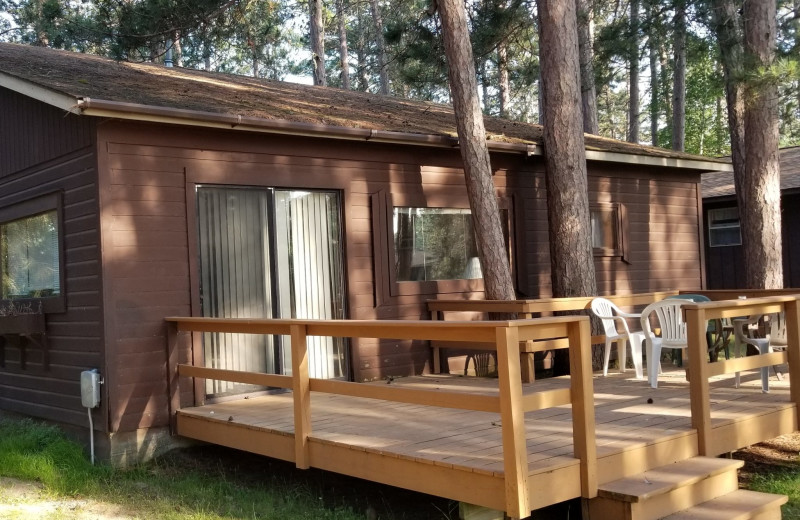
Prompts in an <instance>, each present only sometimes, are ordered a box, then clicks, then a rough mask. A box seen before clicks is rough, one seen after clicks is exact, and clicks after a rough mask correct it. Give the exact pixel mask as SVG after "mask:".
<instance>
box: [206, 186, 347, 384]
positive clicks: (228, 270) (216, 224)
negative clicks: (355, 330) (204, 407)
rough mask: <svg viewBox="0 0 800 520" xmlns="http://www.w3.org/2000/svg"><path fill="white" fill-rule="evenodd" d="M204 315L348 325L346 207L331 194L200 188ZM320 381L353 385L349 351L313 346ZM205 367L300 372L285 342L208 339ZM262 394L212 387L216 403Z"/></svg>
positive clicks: (314, 341)
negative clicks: (344, 322)
mask: <svg viewBox="0 0 800 520" xmlns="http://www.w3.org/2000/svg"><path fill="white" fill-rule="evenodd" d="M197 211H198V219H197V221H198V234H199V240H198V242H199V252H200V275H201V276H200V278H201V280H200V284H201V287H200V295H201V309H202V313H203V316H212V317H225V318H317V319H338V318H344V317H345V308H344V301H345V296H344V277H343V265H342V262H343V253H342V239H341V217H340V215H341V204H340V200H339V194H338V193H337V192H329V191H298V190H278V189H269V188H249V187H247V188H245V187H211V186H201V187H198V189H197ZM308 347H309V365H310V366H309V368H310V372H311V375H312V377H321V378H339V377H346V376H347V356H346V348H345V347H346V345H345V344H344V342H343V341H341V340H336V339H333V338H319V337H309V338H308ZM203 348H204V353H205V362H206V366H209V367H214V368H224V369H230V370H246V371H252V372H267V373H286V374H288V373H291V350H290V348H289V342H288V340H287V339H286V338H281V337H274V336H253V335H245V334H205V335H204V338H203ZM258 390H261V389H260V388H257V387H252V386H247V385H239V384H234V383H226V382H220V381H208V382H207V386H206V392H207V393H208V394H209V395H212V396H223V395H228V394H239V393H244V392H253V391H258Z"/></svg>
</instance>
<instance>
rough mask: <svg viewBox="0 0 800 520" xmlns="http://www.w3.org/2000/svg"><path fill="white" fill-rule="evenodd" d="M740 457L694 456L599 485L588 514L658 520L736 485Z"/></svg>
mask: <svg viewBox="0 0 800 520" xmlns="http://www.w3.org/2000/svg"><path fill="white" fill-rule="evenodd" d="M742 465H743V462H742V461H739V460H731V459H716V458H711V457H693V458H691V459H686V460H682V461H679V462H675V463H673V464H667V465H665V466H660V467H657V468H653V469H651V470H648V471H646V472H644V473H640V474H638V475H633V476H631V477H626V478H623V479H619V480H615V481H613V482H608V483H605V484H602V485H600V487H599V488H598V493H597V497H596V498H594V499H592V500H590V501H589V503H588V507H589V518H590V519H591V520H602V519H607V518H614V519H620V520H657V519H659V518H663V517H665V516H667V515H670V514H672V513H675V512H676V511H683V510H686V509H689V508H691V507H693V506H696V505H698V504H701V503H703V502H707V501H709V500H713V499H715V498H718V497H721V496H723V495H726V494H728V493H731V492H733V491H736V490H737V489H738V488H739V479H738V473H737V470H738V469H739V468H740V467H741V466H742Z"/></svg>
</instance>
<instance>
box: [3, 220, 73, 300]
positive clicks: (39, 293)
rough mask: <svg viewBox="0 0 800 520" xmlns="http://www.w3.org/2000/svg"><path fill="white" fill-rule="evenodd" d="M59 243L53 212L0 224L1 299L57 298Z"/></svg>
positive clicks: (56, 223)
mask: <svg viewBox="0 0 800 520" xmlns="http://www.w3.org/2000/svg"><path fill="white" fill-rule="evenodd" d="M58 243H59V242H58V218H57V214H56V211H48V212H46V213H41V214H38V215H34V216H31V217H26V218H22V219H18V220H13V221H11V222H5V223H3V224H0V272H2V284H0V297H2V298H3V299H14V298H43V297H49V296H56V295H58V294H60V292H61V283H60V275H61V273H60V270H59V251H58V247H59V245H58Z"/></svg>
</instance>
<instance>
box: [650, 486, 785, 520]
mask: <svg viewBox="0 0 800 520" xmlns="http://www.w3.org/2000/svg"><path fill="white" fill-rule="evenodd" d="M787 501H788V498H787V497H786V496H784V495H771V494H768V493H758V492H756V491H747V490H746V489H739V490H737V491H734V492H732V493H729V494H727V495H725V496H722V497H719V498H715V499H713V500H709V501H708V502H703V503H702V504H698V505H696V506H694V507H691V508H689V509H686V510H685V511H679V512H677V513H675V514H672V515H669V516H667V517H664V520H780V518H781V506H782V505H783V504H785V503H786V502H787Z"/></svg>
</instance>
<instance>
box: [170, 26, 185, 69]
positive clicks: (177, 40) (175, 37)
mask: <svg viewBox="0 0 800 520" xmlns="http://www.w3.org/2000/svg"><path fill="white" fill-rule="evenodd" d="M172 48H173V52H174V56H173V59H174V60H175V66H176V67H183V48H182V47H181V33H180V32H178V31H175V32H173V33H172Z"/></svg>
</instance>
